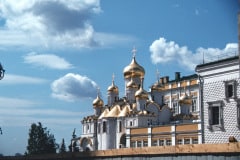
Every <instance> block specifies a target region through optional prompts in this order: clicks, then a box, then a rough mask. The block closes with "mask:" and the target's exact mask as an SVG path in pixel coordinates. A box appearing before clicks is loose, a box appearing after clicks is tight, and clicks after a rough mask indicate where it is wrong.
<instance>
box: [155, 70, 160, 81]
mask: <svg viewBox="0 0 240 160" xmlns="http://www.w3.org/2000/svg"><path fill="white" fill-rule="evenodd" d="M156 75H157V81H158V82H159V78H160V72H159V71H158V69H157V71H156Z"/></svg>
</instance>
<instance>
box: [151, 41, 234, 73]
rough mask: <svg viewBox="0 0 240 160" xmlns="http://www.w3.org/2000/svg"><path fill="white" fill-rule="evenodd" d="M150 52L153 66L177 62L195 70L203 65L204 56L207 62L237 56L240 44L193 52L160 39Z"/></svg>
mask: <svg viewBox="0 0 240 160" xmlns="http://www.w3.org/2000/svg"><path fill="white" fill-rule="evenodd" d="M149 50H150V52H151V60H152V63H153V64H158V63H168V62H171V63H173V62H177V63H178V64H179V65H180V66H182V67H187V69H189V70H194V69H195V67H196V65H198V64H200V63H202V61H203V54H204V61H205V62H207V61H212V60H214V59H215V60H216V58H219V56H221V58H223V57H224V56H229V55H235V54H236V53H237V51H238V44H237V43H228V44H226V47H225V48H223V49H219V48H202V47H199V48H197V49H196V51H195V52H193V51H191V50H189V49H188V47H187V46H179V45H178V44H177V43H176V42H174V41H169V42H168V41H167V40H166V39H165V38H163V37H160V38H159V39H157V40H155V41H153V43H152V44H151V46H150V47H149Z"/></svg>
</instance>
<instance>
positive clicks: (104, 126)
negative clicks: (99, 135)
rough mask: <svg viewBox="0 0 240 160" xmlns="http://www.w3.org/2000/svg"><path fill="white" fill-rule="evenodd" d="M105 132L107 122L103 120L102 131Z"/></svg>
mask: <svg viewBox="0 0 240 160" xmlns="http://www.w3.org/2000/svg"><path fill="white" fill-rule="evenodd" d="M105 132H107V122H106V121H103V133H105Z"/></svg>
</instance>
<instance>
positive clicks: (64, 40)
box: [0, 0, 136, 49]
mask: <svg viewBox="0 0 240 160" xmlns="http://www.w3.org/2000/svg"><path fill="white" fill-rule="evenodd" d="M0 5H1V6H0V19H3V21H2V22H5V23H4V26H3V27H1V28H0V35H1V37H0V45H1V46H2V47H9V46H18V47H26V46H28V47H29V46H30V47H40V48H42V47H45V48H57V49H59V48H60V49H61V48H66V47H69V48H77V49H79V48H92V47H106V46H107V47H109V45H119V44H126V43H133V42H136V40H135V38H134V37H131V36H128V35H119V34H113V33H102V32H97V31H95V30H94V26H93V25H92V24H91V19H92V17H93V16H95V15H96V14H99V13H101V7H100V0H68V1H66V0H58V1H56V0H44V1H42V0H18V3H16V1H14V0H2V1H1V3H0Z"/></svg>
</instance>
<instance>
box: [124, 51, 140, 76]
mask: <svg viewBox="0 0 240 160" xmlns="http://www.w3.org/2000/svg"><path fill="white" fill-rule="evenodd" d="M123 74H124V77H125V78H129V77H131V76H144V75H145V70H144V68H143V67H142V66H140V65H139V64H138V63H137V61H136V59H135V56H134V57H133V59H132V62H131V63H130V64H129V65H128V66H126V67H125V68H124V70H123Z"/></svg>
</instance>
